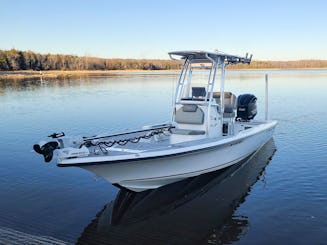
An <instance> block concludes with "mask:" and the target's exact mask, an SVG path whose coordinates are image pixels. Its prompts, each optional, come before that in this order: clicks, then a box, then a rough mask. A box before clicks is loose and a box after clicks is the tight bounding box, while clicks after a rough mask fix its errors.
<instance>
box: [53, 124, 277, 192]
mask: <svg viewBox="0 0 327 245" xmlns="http://www.w3.org/2000/svg"><path fill="white" fill-rule="evenodd" d="M276 124H277V122H275V121H272V122H267V123H265V124H263V125H260V126H257V127H254V128H253V129H249V130H245V131H244V132H242V133H239V134H237V135H236V136H234V137H230V138H228V139H227V140H221V139H220V140H216V141H212V142H209V143H205V144H196V145H194V146H192V147H190V146H189V147H184V148H183V147H181V148H178V149H172V148H169V149H167V150H162V151H160V152H159V151H158V152H155V153H151V154H143V155H141V154H138V155H137V156H135V157H134V158H129V159H120V160H117V159H116V160H110V156H108V157H103V158H102V159H103V161H97V162H92V161H91V162H90V159H89V158H88V159H87V160H88V162H85V163H83V159H77V160H78V161H79V162H75V163H74V161H76V160H74V159H66V160H64V161H61V162H59V163H58V166H79V167H81V168H83V169H86V170H88V171H91V172H93V173H95V174H96V175H98V176H100V177H102V178H104V179H106V180H107V181H109V182H110V183H112V184H114V185H117V186H120V187H124V188H127V189H129V190H132V191H135V192H140V191H144V190H148V189H155V188H158V187H160V186H163V185H167V184H169V183H173V182H177V181H180V180H182V179H185V178H188V177H193V176H198V175H200V174H204V173H208V172H212V171H216V170H219V169H223V168H226V167H228V166H231V165H233V164H235V163H237V162H239V161H241V160H243V159H245V158H246V157H248V156H249V155H250V154H252V153H253V152H255V151H257V150H258V149H260V148H261V147H262V146H263V145H264V144H265V143H266V142H267V141H268V140H269V139H270V138H271V137H272V135H273V131H274V128H275V126H276Z"/></svg>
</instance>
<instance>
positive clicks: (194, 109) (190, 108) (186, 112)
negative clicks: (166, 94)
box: [175, 105, 204, 124]
mask: <svg viewBox="0 0 327 245" xmlns="http://www.w3.org/2000/svg"><path fill="white" fill-rule="evenodd" d="M175 122H177V123H183V124H203V122H204V113H203V111H202V109H201V108H199V107H198V106H197V105H183V106H182V107H181V108H179V109H178V110H177V111H176V115H175Z"/></svg>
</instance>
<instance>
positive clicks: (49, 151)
mask: <svg viewBox="0 0 327 245" xmlns="http://www.w3.org/2000/svg"><path fill="white" fill-rule="evenodd" d="M58 146H59V144H58V142H56V141H51V142H48V143H45V144H44V145H42V146H40V145H39V144H35V145H33V149H34V151H35V152H37V153H39V154H41V155H43V157H44V161H45V162H50V161H51V160H52V157H53V151H54V150H56V149H59V147H58Z"/></svg>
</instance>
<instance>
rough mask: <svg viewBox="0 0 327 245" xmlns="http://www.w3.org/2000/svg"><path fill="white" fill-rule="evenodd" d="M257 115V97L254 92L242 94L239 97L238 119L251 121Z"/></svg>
mask: <svg viewBox="0 0 327 245" xmlns="http://www.w3.org/2000/svg"><path fill="white" fill-rule="evenodd" d="M255 115H257V97H255V96H254V95H253V94H241V95H239V96H238V98H237V116H236V120H238V121H249V120H251V119H253V118H254V117H255Z"/></svg>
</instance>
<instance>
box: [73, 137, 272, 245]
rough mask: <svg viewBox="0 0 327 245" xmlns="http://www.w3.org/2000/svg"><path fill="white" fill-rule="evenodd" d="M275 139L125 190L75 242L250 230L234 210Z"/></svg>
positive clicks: (215, 240)
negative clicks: (233, 160) (191, 171)
mask: <svg viewBox="0 0 327 245" xmlns="http://www.w3.org/2000/svg"><path fill="white" fill-rule="evenodd" d="M275 151H276V147H275V144H274V141H273V140H270V141H269V142H268V143H267V144H266V145H264V146H263V147H262V148H261V149H260V151H258V152H257V153H256V154H254V155H252V156H251V157H250V158H248V159H247V160H245V161H242V162H240V163H238V164H237V165H234V166H232V167H229V168H227V169H224V170H222V171H218V172H213V173H208V174H205V175H201V176H197V177H194V178H189V179H185V180H183V181H180V182H177V183H174V184H170V185H167V186H164V187H161V188H159V189H156V190H149V191H145V192H140V193H134V192H130V191H127V190H121V191H120V192H119V193H118V194H117V196H116V199H115V200H114V201H112V202H110V203H108V204H107V205H105V207H104V208H103V209H102V210H101V211H100V212H99V213H98V214H97V215H96V218H95V219H94V220H93V221H92V222H91V223H90V224H89V225H88V226H87V227H86V228H85V229H84V231H83V233H82V235H81V236H80V238H79V239H78V241H77V244H200V243H201V244H202V243H212V244H224V243H230V242H232V241H237V240H239V238H240V237H241V236H242V234H244V233H245V232H246V230H247V227H248V225H249V221H248V219H247V217H236V216H234V215H233V213H234V211H235V209H236V208H237V207H238V206H239V205H240V204H241V203H242V202H244V201H245V197H246V196H247V195H248V194H249V192H250V190H251V186H252V185H253V184H254V183H255V182H256V181H257V180H258V179H259V177H260V176H261V175H262V174H263V172H264V169H265V167H266V166H267V164H268V163H269V161H270V160H271V158H272V156H273V154H274V152H275Z"/></svg>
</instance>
